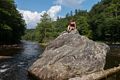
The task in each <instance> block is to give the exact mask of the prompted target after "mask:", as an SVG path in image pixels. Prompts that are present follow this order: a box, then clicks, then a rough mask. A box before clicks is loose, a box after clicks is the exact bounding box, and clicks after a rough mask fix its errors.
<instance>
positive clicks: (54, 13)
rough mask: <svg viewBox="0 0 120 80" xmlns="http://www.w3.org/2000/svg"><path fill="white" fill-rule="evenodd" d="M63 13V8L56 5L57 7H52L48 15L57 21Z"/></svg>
mask: <svg viewBox="0 0 120 80" xmlns="http://www.w3.org/2000/svg"><path fill="white" fill-rule="evenodd" d="M60 11H61V6H59V5H55V6H52V7H51V8H50V9H49V10H48V11H47V13H48V14H49V15H50V17H51V18H52V19H54V20H55V19H56V17H57V14H58V13H59V12H60Z"/></svg>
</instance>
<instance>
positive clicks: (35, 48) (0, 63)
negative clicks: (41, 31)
mask: <svg viewBox="0 0 120 80" xmlns="http://www.w3.org/2000/svg"><path fill="white" fill-rule="evenodd" d="M22 46H23V49H21V50H18V51H15V54H14V55H13V56H12V58H9V59H4V60H0V80H31V79H30V78H29V77H28V76H27V69H28V67H29V66H30V65H31V64H32V63H33V62H34V61H35V60H36V59H37V58H38V57H39V55H40V54H41V53H42V52H43V50H42V48H41V47H40V46H39V45H38V43H34V42H28V41H23V44H22Z"/></svg>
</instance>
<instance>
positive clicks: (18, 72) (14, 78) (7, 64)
mask: <svg viewBox="0 0 120 80" xmlns="http://www.w3.org/2000/svg"><path fill="white" fill-rule="evenodd" d="M22 46H23V49H21V50H15V51H12V53H14V55H13V56H12V58H8V59H3V60H0V80H32V79H31V78H29V77H28V73H27V69H28V67H29V66H30V65H31V64H32V63H33V62H34V61H35V60H36V59H37V58H38V57H39V55H40V54H41V53H42V52H43V49H42V47H40V46H39V44H38V43H34V42H29V41H23V44H22ZM5 52H11V51H5ZM0 53H1V52H0ZM119 64H120V45H115V46H114V45H112V46H111V50H110V52H109V53H108V54H107V59H106V65H105V69H108V68H112V67H114V66H118V65H119ZM106 80H120V73H117V74H116V75H114V76H112V77H111V78H109V79H106Z"/></svg>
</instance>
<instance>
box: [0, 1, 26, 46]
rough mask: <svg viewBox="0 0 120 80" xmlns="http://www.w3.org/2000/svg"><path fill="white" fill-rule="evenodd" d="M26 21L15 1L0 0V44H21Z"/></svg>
mask: <svg viewBox="0 0 120 80" xmlns="http://www.w3.org/2000/svg"><path fill="white" fill-rule="evenodd" d="M24 30H25V21H24V20H23V19H22V16H21V14H20V13H19V12H18V10H17V9H16V6H15V3H14V1H13V0H0V44H13V43H17V42H19V40H20V39H21V36H22V35H23V34H24Z"/></svg>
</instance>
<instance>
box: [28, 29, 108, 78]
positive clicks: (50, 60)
mask: <svg viewBox="0 0 120 80" xmlns="http://www.w3.org/2000/svg"><path fill="white" fill-rule="evenodd" d="M108 51H109V47H108V46H107V45H106V44H104V43H97V42H94V41H92V40H90V39H88V38H87V37H85V36H81V35H80V34H79V33H78V31H77V30H75V31H72V32H70V33H68V32H63V33H61V34H60V35H59V36H58V37H57V38H56V39H55V40H53V41H52V42H50V43H49V44H48V46H47V47H46V49H45V51H44V52H43V54H42V55H40V57H39V59H38V60H37V61H35V62H34V64H33V65H32V66H31V67H30V68H29V70H28V71H29V72H30V73H32V74H34V75H35V76H36V77H38V78H39V79H40V80H68V79H70V78H73V77H77V76H82V75H85V74H90V73H94V72H96V71H101V70H103V68H104V65H105V59H106V53H107V52H108Z"/></svg>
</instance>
